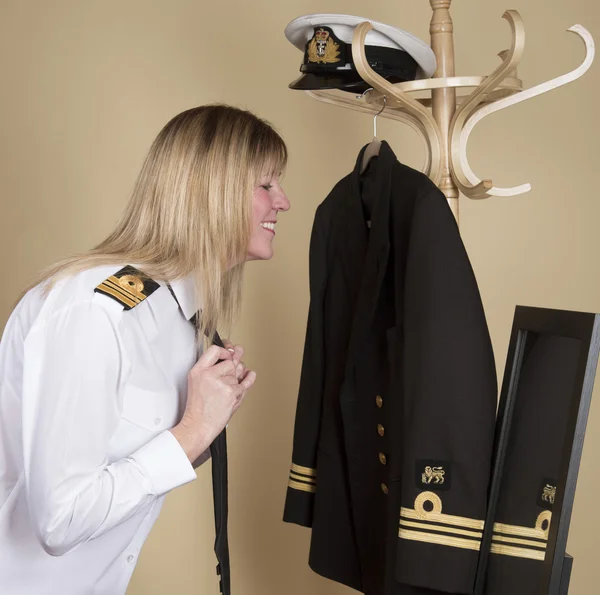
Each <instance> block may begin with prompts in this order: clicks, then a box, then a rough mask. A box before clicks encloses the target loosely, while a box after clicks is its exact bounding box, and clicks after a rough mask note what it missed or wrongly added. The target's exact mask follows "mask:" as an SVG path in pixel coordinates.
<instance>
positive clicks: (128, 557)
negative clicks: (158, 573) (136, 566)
mask: <svg viewBox="0 0 600 595" xmlns="http://www.w3.org/2000/svg"><path fill="white" fill-rule="evenodd" d="M134 560H135V556H131V555H130V556H127V562H129V563H130V564H131V563H132V562H133V561H134Z"/></svg>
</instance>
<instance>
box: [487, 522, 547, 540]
mask: <svg viewBox="0 0 600 595" xmlns="http://www.w3.org/2000/svg"><path fill="white" fill-rule="evenodd" d="M494 532H495V533H504V534H506V535H517V536H519V537H537V538H538V539H548V531H544V530H543V529H532V528H531V527H522V526H520V525H504V524H502V523H494Z"/></svg>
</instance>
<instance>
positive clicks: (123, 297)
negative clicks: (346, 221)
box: [96, 282, 139, 308]
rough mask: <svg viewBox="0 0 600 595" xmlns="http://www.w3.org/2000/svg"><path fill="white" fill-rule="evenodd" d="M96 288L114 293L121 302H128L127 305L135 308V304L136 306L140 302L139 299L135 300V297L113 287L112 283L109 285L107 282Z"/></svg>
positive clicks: (110, 293)
mask: <svg viewBox="0 0 600 595" xmlns="http://www.w3.org/2000/svg"><path fill="white" fill-rule="evenodd" d="M96 289H98V290H99V291H101V292H104V293H107V294H109V295H112V296H113V297H114V298H116V299H117V300H118V301H120V302H121V303H123V304H126V305H127V306H130V307H132V308H133V306H136V305H137V304H138V303H139V302H137V301H134V299H133V298H131V297H128V296H126V295H125V294H123V293H121V292H120V291H118V290H116V289H113V288H112V287H110V285H107V283H106V282H104V283H101V284H100V285H98V287H97V288H96Z"/></svg>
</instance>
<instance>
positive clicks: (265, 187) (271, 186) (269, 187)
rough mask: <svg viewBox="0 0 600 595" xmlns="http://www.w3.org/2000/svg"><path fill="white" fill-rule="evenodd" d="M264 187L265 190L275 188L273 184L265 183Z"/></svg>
mask: <svg viewBox="0 0 600 595" xmlns="http://www.w3.org/2000/svg"><path fill="white" fill-rule="evenodd" d="M262 188H264V189H265V190H267V191H268V190H271V188H273V184H263V185H262Z"/></svg>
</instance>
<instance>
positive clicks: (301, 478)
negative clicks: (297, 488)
mask: <svg viewBox="0 0 600 595" xmlns="http://www.w3.org/2000/svg"><path fill="white" fill-rule="evenodd" d="M290 479H295V480H296V481H301V482H303V483H310V484H312V485H316V483H317V480H316V479H315V478H314V477H304V476H303V475H298V474H297V473H294V472H293V471H292V472H291V473H290Z"/></svg>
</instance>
